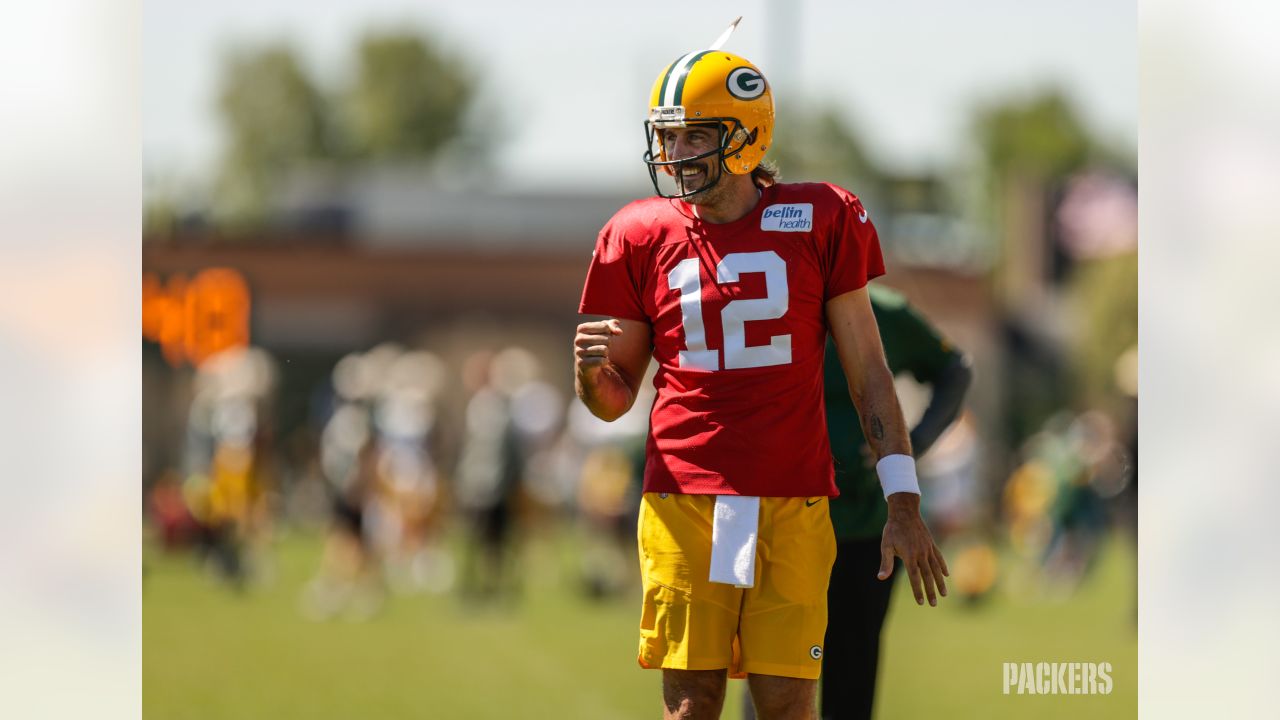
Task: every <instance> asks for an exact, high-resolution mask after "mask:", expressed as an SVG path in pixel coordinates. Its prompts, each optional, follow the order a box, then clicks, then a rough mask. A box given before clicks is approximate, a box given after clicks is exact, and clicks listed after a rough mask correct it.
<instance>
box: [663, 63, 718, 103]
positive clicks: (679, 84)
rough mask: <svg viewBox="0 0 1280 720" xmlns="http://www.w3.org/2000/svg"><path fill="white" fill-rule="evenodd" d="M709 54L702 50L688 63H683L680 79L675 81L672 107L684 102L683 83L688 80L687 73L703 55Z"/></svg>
mask: <svg viewBox="0 0 1280 720" xmlns="http://www.w3.org/2000/svg"><path fill="white" fill-rule="evenodd" d="M709 52H712V51H711V50H703V51H702V52H700V53H698V54H697V55H694V56H693V57H692V58H691V59H690V60H689V62H687V63H685V65H684V68H683V69H682V70H681V71H680V79H679V80H677V81H676V92H675V102H673V103H671V104H672V105H680V104H682V103H683V102H684V81H685V80H686V79H688V77H689V71H690V70H692V69H693V66H694V65H696V64H697V62H698V61H699V60H701V59H702V56H703V55H706V54H707V53H709Z"/></svg>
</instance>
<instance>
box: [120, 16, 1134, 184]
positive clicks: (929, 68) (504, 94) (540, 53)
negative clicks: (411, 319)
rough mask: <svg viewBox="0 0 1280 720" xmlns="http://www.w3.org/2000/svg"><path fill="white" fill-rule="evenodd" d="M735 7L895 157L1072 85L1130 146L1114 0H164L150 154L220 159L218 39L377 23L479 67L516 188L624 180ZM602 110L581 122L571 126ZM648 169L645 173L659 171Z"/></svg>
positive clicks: (751, 50)
mask: <svg viewBox="0 0 1280 720" xmlns="http://www.w3.org/2000/svg"><path fill="white" fill-rule="evenodd" d="M737 15H743V16H745V17H744V19H743V21H742V23H741V25H740V26H739V28H738V31H737V32H736V33H735V34H734V36H733V37H732V38H731V39H730V40H729V42H728V44H727V45H726V47H725V49H726V50H729V51H731V52H736V53H738V54H740V55H743V56H744V57H746V58H748V59H750V60H752V61H753V62H755V63H756V64H757V65H759V66H760V67H761V69H762V70H764V72H765V75H766V76H767V77H768V78H769V79H770V81H771V84H772V85H773V86H774V89H775V98H776V100H777V102H778V103H779V106H780V107H781V106H783V105H784V104H787V103H795V102H797V98H798V97H800V96H804V97H807V98H810V99H814V100H819V101H822V102H829V103H833V104H836V105H837V106H838V107H840V108H842V109H844V110H846V111H847V113H848V116H849V118H850V119H851V120H853V121H854V122H855V124H856V126H857V127H858V128H859V129H860V130H861V133H862V137H863V138H864V140H866V141H867V143H868V145H869V146H870V148H871V151H872V152H874V153H875V155H876V157H878V158H880V159H882V160H884V161H886V162H888V163H890V164H891V165H892V166H893V167H895V168H897V169H900V170H911V169H923V168H928V167H933V166H937V165H939V164H942V163H946V162H949V161H951V160H954V159H955V158H957V157H959V156H960V155H961V154H962V153H963V152H964V150H965V148H966V146H967V144H968V137H967V130H968V127H967V123H968V121H969V119H970V117H971V116H972V108H973V107H974V106H975V105H976V104H978V103H979V102H981V101H983V100H986V99H991V98H998V97H1003V96H1006V95H1009V94H1012V93H1020V92H1026V91H1030V90H1033V89H1036V88H1039V87H1041V86H1044V85H1046V84H1050V83H1056V84H1057V85H1059V86H1060V87H1063V88H1064V89H1065V90H1066V91H1067V92H1068V93H1069V94H1070V96H1071V97H1072V98H1073V99H1074V100H1075V101H1076V102H1077V104H1078V107H1079V109H1080V111H1081V112H1082V113H1083V115H1084V117H1085V119H1086V121H1087V122H1088V123H1089V125H1090V126H1091V127H1092V128H1093V129H1094V130H1095V131H1096V132H1098V133H1100V134H1101V135H1103V136H1104V137H1107V138H1111V139H1114V140H1115V141H1116V142H1118V143H1122V144H1124V145H1127V146H1129V147H1136V138H1137V124H1138V113H1137V106H1138V102H1137V100H1138V85H1137V8H1136V3H1131V2H1124V1H1123V0H1121V1H1116V0H1077V1H1076V2H1072V3H1064V2H1051V1H1050V0H981V1H980V2H969V3H962V2H956V1H955V0H899V1H897V2H877V3H866V2H837V1H830V2H820V1H819V0H804V1H803V2H801V1H799V0H792V1H791V2H779V1H777V0H754V1H750V2H729V1H728V0H715V1H702V2H687V3H672V4H666V5H664V4H662V3H644V4H641V3H621V2H606V1H604V0H599V1H597V2H574V1H573V0H543V1H541V2H500V1H499V0H454V1H446V0H414V1H413V2H403V1H401V0H360V1H355V0H307V1H302V0H274V1H272V2H264V1H263V0H219V1H218V2H176V1H174V0H170V1H168V2H165V1H162V0H152V2H149V3H147V5H146V7H145V10H144V22H143V55H142V63H143V88H142V90H143V92H142V97H143V123H144V128H143V163H144V167H145V168H146V169H147V170H148V171H149V172H160V173H163V174H165V175H174V176H177V177H192V176H196V175H199V174H201V173H203V172H205V171H207V170H208V169H209V168H211V167H212V164H213V162H214V160H215V158H216V157H217V154H218V149H219V147H220V135H219V128H218V124H217V118H216V116H215V113H214V109H213V103H214V97H215V93H216V87H217V78H218V72H219V65H220V58H221V55H222V51H223V49H224V48H225V47H226V46H227V45H229V44H231V43H234V42H243V41H258V40H267V39H280V38H284V39H288V40H290V41H291V42H292V43H293V44H294V45H295V47H296V48H297V49H298V50H299V52H300V53H301V54H302V56H303V57H304V59H305V60H306V61H307V62H308V63H309V65H310V67H311V68H312V69H313V70H315V74H316V77H317V79H319V80H320V81H321V82H322V83H326V84H328V83H331V81H332V80H333V79H336V77H337V75H336V74H337V73H340V72H343V71H344V69H345V68H348V67H350V65H351V50H352V48H353V47H354V46H355V43H356V40H357V38H358V37H359V34H360V33H361V32H362V31H363V30H365V29H367V28H371V27H382V28H385V27H404V26H408V27H418V28H422V29H425V30H429V31H434V34H435V35H436V36H437V37H440V38H441V39H442V40H444V42H445V43H446V44H447V45H448V46H449V47H451V48H452V49H454V50H457V51H460V52H462V53H464V54H466V55H467V56H468V57H470V58H471V59H472V60H473V61H474V63H475V64H477V65H478V66H479V67H480V69H481V70H482V74H483V77H484V84H485V89H484V93H485V95H486V98H487V102H488V104H489V105H490V106H491V107H497V108H500V109H501V111H502V113H503V121H504V126H505V127H506V128H508V130H509V133H510V134H509V136H508V138H509V139H508V141H507V142H505V143H504V144H503V145H502V146H501V148H500V150H499V154H498V164H499V167H500V169H501V170H502V172H503V175H504V176H505V177H506V178H507V180H508V182H510V183H511V184H514V185H535V184H541V183H546V182H552V181H554V182H556V183H558V184H559V186H560V187H579V188H584V187H592V186H600V185H611V186H617V185H622V184H629V183H633V182H634V181H635V179H636V178H638V177H641V176H643V175H644V171H643V166H642V164H641V162H640V154H641V152H642V151H643V135H642V129H641V123H642V120H643V118H644V114H645V102H646V101H647V94H648V90H649V86H650V84H651V83H652V82H653V78H654V77H655V76H656V75H657V73H658V71H659V70H661V69H662V68H663V67H665V65H666V64H667V63H669V62H670V61H671V60H673V59H675V58H676V57H677V56H679V55H680V54H682V53H684V52H687V51H689V50H692V49H696V48H699V47H703V46H705V45H707V44H709V43H710V42H711V41H712V40H714V39H715V38H716V36H717V35H719V34H720V32H721V31H722V30H723V29H724V28H725V26H727V25H728V23H729V21H730V20H732V19H733V18H734V17H735V16H737ZM588 120H590V128H591V129H590V131H589V132H587V133H581V132H577V133H569V132H566V129H567V128H569V127H571V126H573V125H576V124H580V123H582V122H584V121H588ZM646 179H647V178H646Z"/></svg>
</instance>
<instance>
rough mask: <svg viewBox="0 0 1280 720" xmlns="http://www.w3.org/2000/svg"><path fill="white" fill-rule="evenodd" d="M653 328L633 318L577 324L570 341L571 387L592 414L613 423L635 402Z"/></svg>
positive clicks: (651, 339) (649, 347)
mask: <svg viewBox="0 0 1280 720" xmlns="http://www.w3.org/2000/svg"><path fill="white" fill-rule="evenodd" d="M652 341H653V331H652V329H651V328H650V327H649V325H648V324H647V323H642V322H638V321H635V320H620V319H617V318H614V319H610V320H594V321H591V322H584V323H582V324H580V325H578V332H577V335H576V336H575V337H574V340H573V370H574V386H575V388H576V389H577V392H578V397H579V398H580V399H581V400H582V402H583V404H585V405H586V406H587V409H588V410H590V411H591V414H592V415H595V416H596V417H598V418H600V419H601V420H605V421H606V422H613V421H614V420H617V419H618V418H620V417H622V416H623V415H624V414H626V412H627V411H628V410H630V409H631V405H632V404H634V403H635V401H636V393H637V391H639V389H640V383H641V381H642V380H643V379H644V373H645V370H646V369H647V368H648V366H649V357H650V354H651V353H652V351H653V347H652Z"/></svg>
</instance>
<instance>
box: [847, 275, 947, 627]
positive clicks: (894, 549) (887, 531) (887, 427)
mask: <svg viewBox="0 0 1280 720" xmlns="http://www.w3.org/2000/svg"><path fill="white" fill-rule="evenodd" d="M827 322H828V324H829V325H830V327H831V335H832V337H833V338H835V342H836V350H837V351H838V352H839V355H840V365H841V366H842V367H843V368H844V373H845V377H846V378H847V379H848V381H849V393H850V395H851V396H852V398H853V404H854V406H855V407H857V408H858V415H859V417H860V419H861V421H862V430H863V433H865V434H866V436H867V443H868V444H869V445H870V446H871V449H872V450H873V451H874V452H875V455H876V457H877V458H883V457H885V456H886V455H896V454H902V455H907V456H910V455H911V439H910V435H909V433H908V431H907V423H906V420H905V419H903V417H902V408H901V407H900V406H899V405H898V396H897V393H896V392H895V391H894V388H893V375H892V374H891V373H890V372H889V366H888V363H886V362H885V359H884V348H883V346H882V345H881V344H880V330H879V327H878V326H877V325H876V318H875V314H874V313H873V312H872V310H871V298H870V295H869V294H868V292H867V288H866V287H863V288H861V289H859V290H855V291H853V292H848V293H845V294H843V295H840V296H838V297H834V298H832V299H831V300H828V301H827ZM888 503H889V520H888V522H886V523H885V526H884V534H883V535H882V537H881V541H880V573H879V577H880V579H881V580H886V579H888V578H889V577H890V576H891V575H892V574H893V556H894V555H897V556H898V557H900V558H902V565H903V567H904V568H906V571H907V576H908V577H909V578H910V580H911V591H912V593H913V594H914V595H915V597H916V603H917V604H919V605H923V604H924V601H925V597H926V596H927V597H928V599H929V604H930V605H933V606H936V605H937V604H938V598H937V596H938V595H939V594H941V595H942V596H944V597H945V596H946V594H947V584H946V581H945V580H944V579H943V578H944V577H945V576H946V575H948V574H949V571H948V570H947V563H946V560H944V559H943V557H942V553H941V551H939V550H938V546H937V544H935V543H934V542H933V535H932V534H931V533H930V532H929V528H928V527H927V526H926V525H925V524H924V519H923V518H921V517H920V496H919V495H916V494H915V493H907V492H899V493H893V494H892V495H890V496H889V498H888Z"/></svg>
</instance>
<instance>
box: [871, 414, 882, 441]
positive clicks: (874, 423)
mask: <svg viewBox="0 0 1280 720" xmlns="http://www.w3.org/2000/svg"><path fill="white" fill-rule="evenodd" d="M870 425H871V437H873V438H875V439H876V442H880V441H881V440H884V423H882V422H880V416H879V415H875V414H873V415H872V416H871V423H870Z"/></svg>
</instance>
